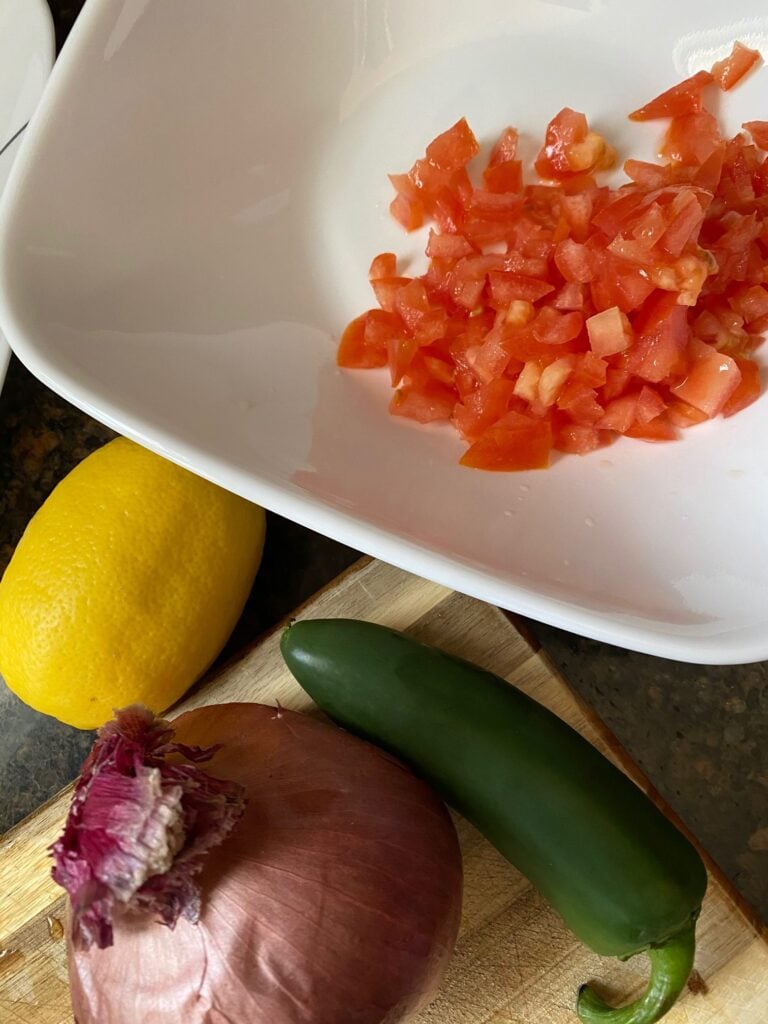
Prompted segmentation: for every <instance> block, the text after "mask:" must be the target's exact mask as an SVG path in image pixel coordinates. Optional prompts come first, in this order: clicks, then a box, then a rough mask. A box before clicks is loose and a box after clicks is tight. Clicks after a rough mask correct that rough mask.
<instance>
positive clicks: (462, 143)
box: [427, 117, 480, 171]
mask: <svg viewBox="0 0 768 1024" xmlns="http://www.w3.org/2000/svg"><path fill="white" fill-rule="evenodd" d="M479 151H480V146H479V145H478V142H477V139H476V138H475V136H474V133H473V132H472V129H471V128H470V127H469V125H468V124H467V119H466V118H465V117H462V118H461V119H460V120H458V121H457V122H456V124H455V125H454V126H453V127H452V128H449V129H448V131H446V132H443V133H442V135H438V136H437V138H436V139H433V140H432V141H431V142H430V144H429V145H428V146H427V160H429V162H430V163H431V164H434V165H435V167H439V168H440V169H441V170H443V171H458V170H460V169H461V168H462V167H464V166H465V165H466V164H468V163H469V161H470V160H471V159H472V157H473V156H477V154H478V152H479Z"/></svg>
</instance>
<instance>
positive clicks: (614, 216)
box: [592, 186, 645, 239]
mask: <svg viewBox="0 0 768 1024" xmlns="http://www.w3.org/2000/svg"><path fill="white" fill-rule="evenodd" d="M644 200H645V196H644V194H643V193H642V192H641V191H639V190H638V189H634V188H632V187H631V186H627V187H625V188H623V189H619V190H618V191H617V192H615V193H614V194H613V195H612V196H611V197H610V198H609V200H608V202H606V203H604V204H603V206H602V207H601V208H600V209H599V210H598V211H597V213H596V214H595V216H594V217H593V218H592V224H593V226H594V227H596V228H599V229H600V231H602V232H603V233H604V234H605V235H606V237H607V238H610V239H613V238H615V237H616V235H618V233H619V232H620V231H621V229H622V228H623V227H624V225H625V224H626V222H627V221H628V220H629V219H630V218H631V217H632V216H633V215H634V214H635V213H636V212H637V210H638V208H639V207H640V206H641V205H642V204H643V202H644Z"/></svg>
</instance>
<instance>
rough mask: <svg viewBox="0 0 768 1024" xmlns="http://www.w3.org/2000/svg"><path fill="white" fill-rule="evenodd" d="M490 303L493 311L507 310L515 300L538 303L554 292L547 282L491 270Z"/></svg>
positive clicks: (552, 286) (553, 287) (489, 281)
mask: <svg viewBox="0 0 768 1024" xmlns="http://www.w3.org/2000/svg"><path fill="white" fill-rule="evenodd" d="M488 284H489V288H490V301H491V305H492V306H493V308H494V309H507V308H508V307H509V306H510V305H511V303H512V302H513V301H515V300H523V301H526V302H538V300H539V299H543V298H544V296H545V295H549V294H550V293H551V292H553V291H554V290H555V286H554V285H553V284H549V282H548V281H537V280H536V279H535V278H533V277H526V276H525V274H514V273H511V272H507V271H501V270H493V271H491V272H490V273H489V274H488Z"/></svg>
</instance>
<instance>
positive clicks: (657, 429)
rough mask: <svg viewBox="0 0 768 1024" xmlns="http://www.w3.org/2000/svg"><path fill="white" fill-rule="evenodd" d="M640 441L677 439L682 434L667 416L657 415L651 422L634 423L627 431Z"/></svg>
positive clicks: (628, 434)
mask: <svg viewBox="0 0 768 1024" xmlns="http://www.w3.org/2000/svg"><path fill="white" fill-rule="evenodd" d="M625 436H626V437H634V438H636V439H637V440H639V441H676V440H677V439H678V437H679V436H680V435H679V434H678V432H677V430H676V428H675V426H674V424H672V423H670V421H669V420H668V419H667V417H666V416H664V415H661V416H657V417H656V419H655V420H651V421H650V423H634V424H633V425H632V426H631V427H629V429H628V430H627V431H626V433H625Z"/></svg>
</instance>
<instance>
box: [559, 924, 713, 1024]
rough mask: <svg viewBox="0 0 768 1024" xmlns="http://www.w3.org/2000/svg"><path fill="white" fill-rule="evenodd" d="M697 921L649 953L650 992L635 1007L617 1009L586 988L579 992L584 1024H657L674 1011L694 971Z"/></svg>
mask: <svg viewBox="0 0 768 1024" xmlns="http://www.w3.org/2000/svg"><path fill="white" fill-rule="evenodd" d="M695 930H696V924H695V922H694V921H691V923H690V924H689V925H688V926H687V927H686V928H684V929H683V930H682V931H680V932H678V933H677V935H673V936H672V938H671V939H668V940H667V941H666V942H664V943H662V944H661V945H659V946H652V947H651V948H650V949H649V950H648V951H647V955H648V959H649V960H650V961H651V977H650V981H649V982H648V988H647V989H646V990H645V992H644V994H643V995H642V996H641V997H640V998H639V999H637V1000H636V1001H635V1002H634V1003H630V1004H629V1005H628V1006H622V1007H620V1008H614V1007H612V1006H609V1005H608V1004H607V1003H606V1002H604V1001H603V1000H602V999H601V998H600V996H598V995H597V993H596V992H595V991H594V989H592V988H590V986H589V985H584V986H583V987H582V988H581V989H580V991H579V998H578V1000H577V1003H576V1012H577V1013H578V1015H579V1019H580V1020H581V1021H582V1024H654V1022H655V1021H657V1020H660V1019H661V1018H662V1017H663V1016H664V1014H665V1013H666V1012H667V1010H669V1009H671V1007H672V1006H673V1005H674V1003H675V1001H676V1000H677V997H678V996H679V995H680V993H681V992H682V991H683V989H684V988H685V983H686V982H687V981H688V978H689V977H690V974H691V970H692V969H693V955H694V951H695V948H696V940H695Z"/></svg>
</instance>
